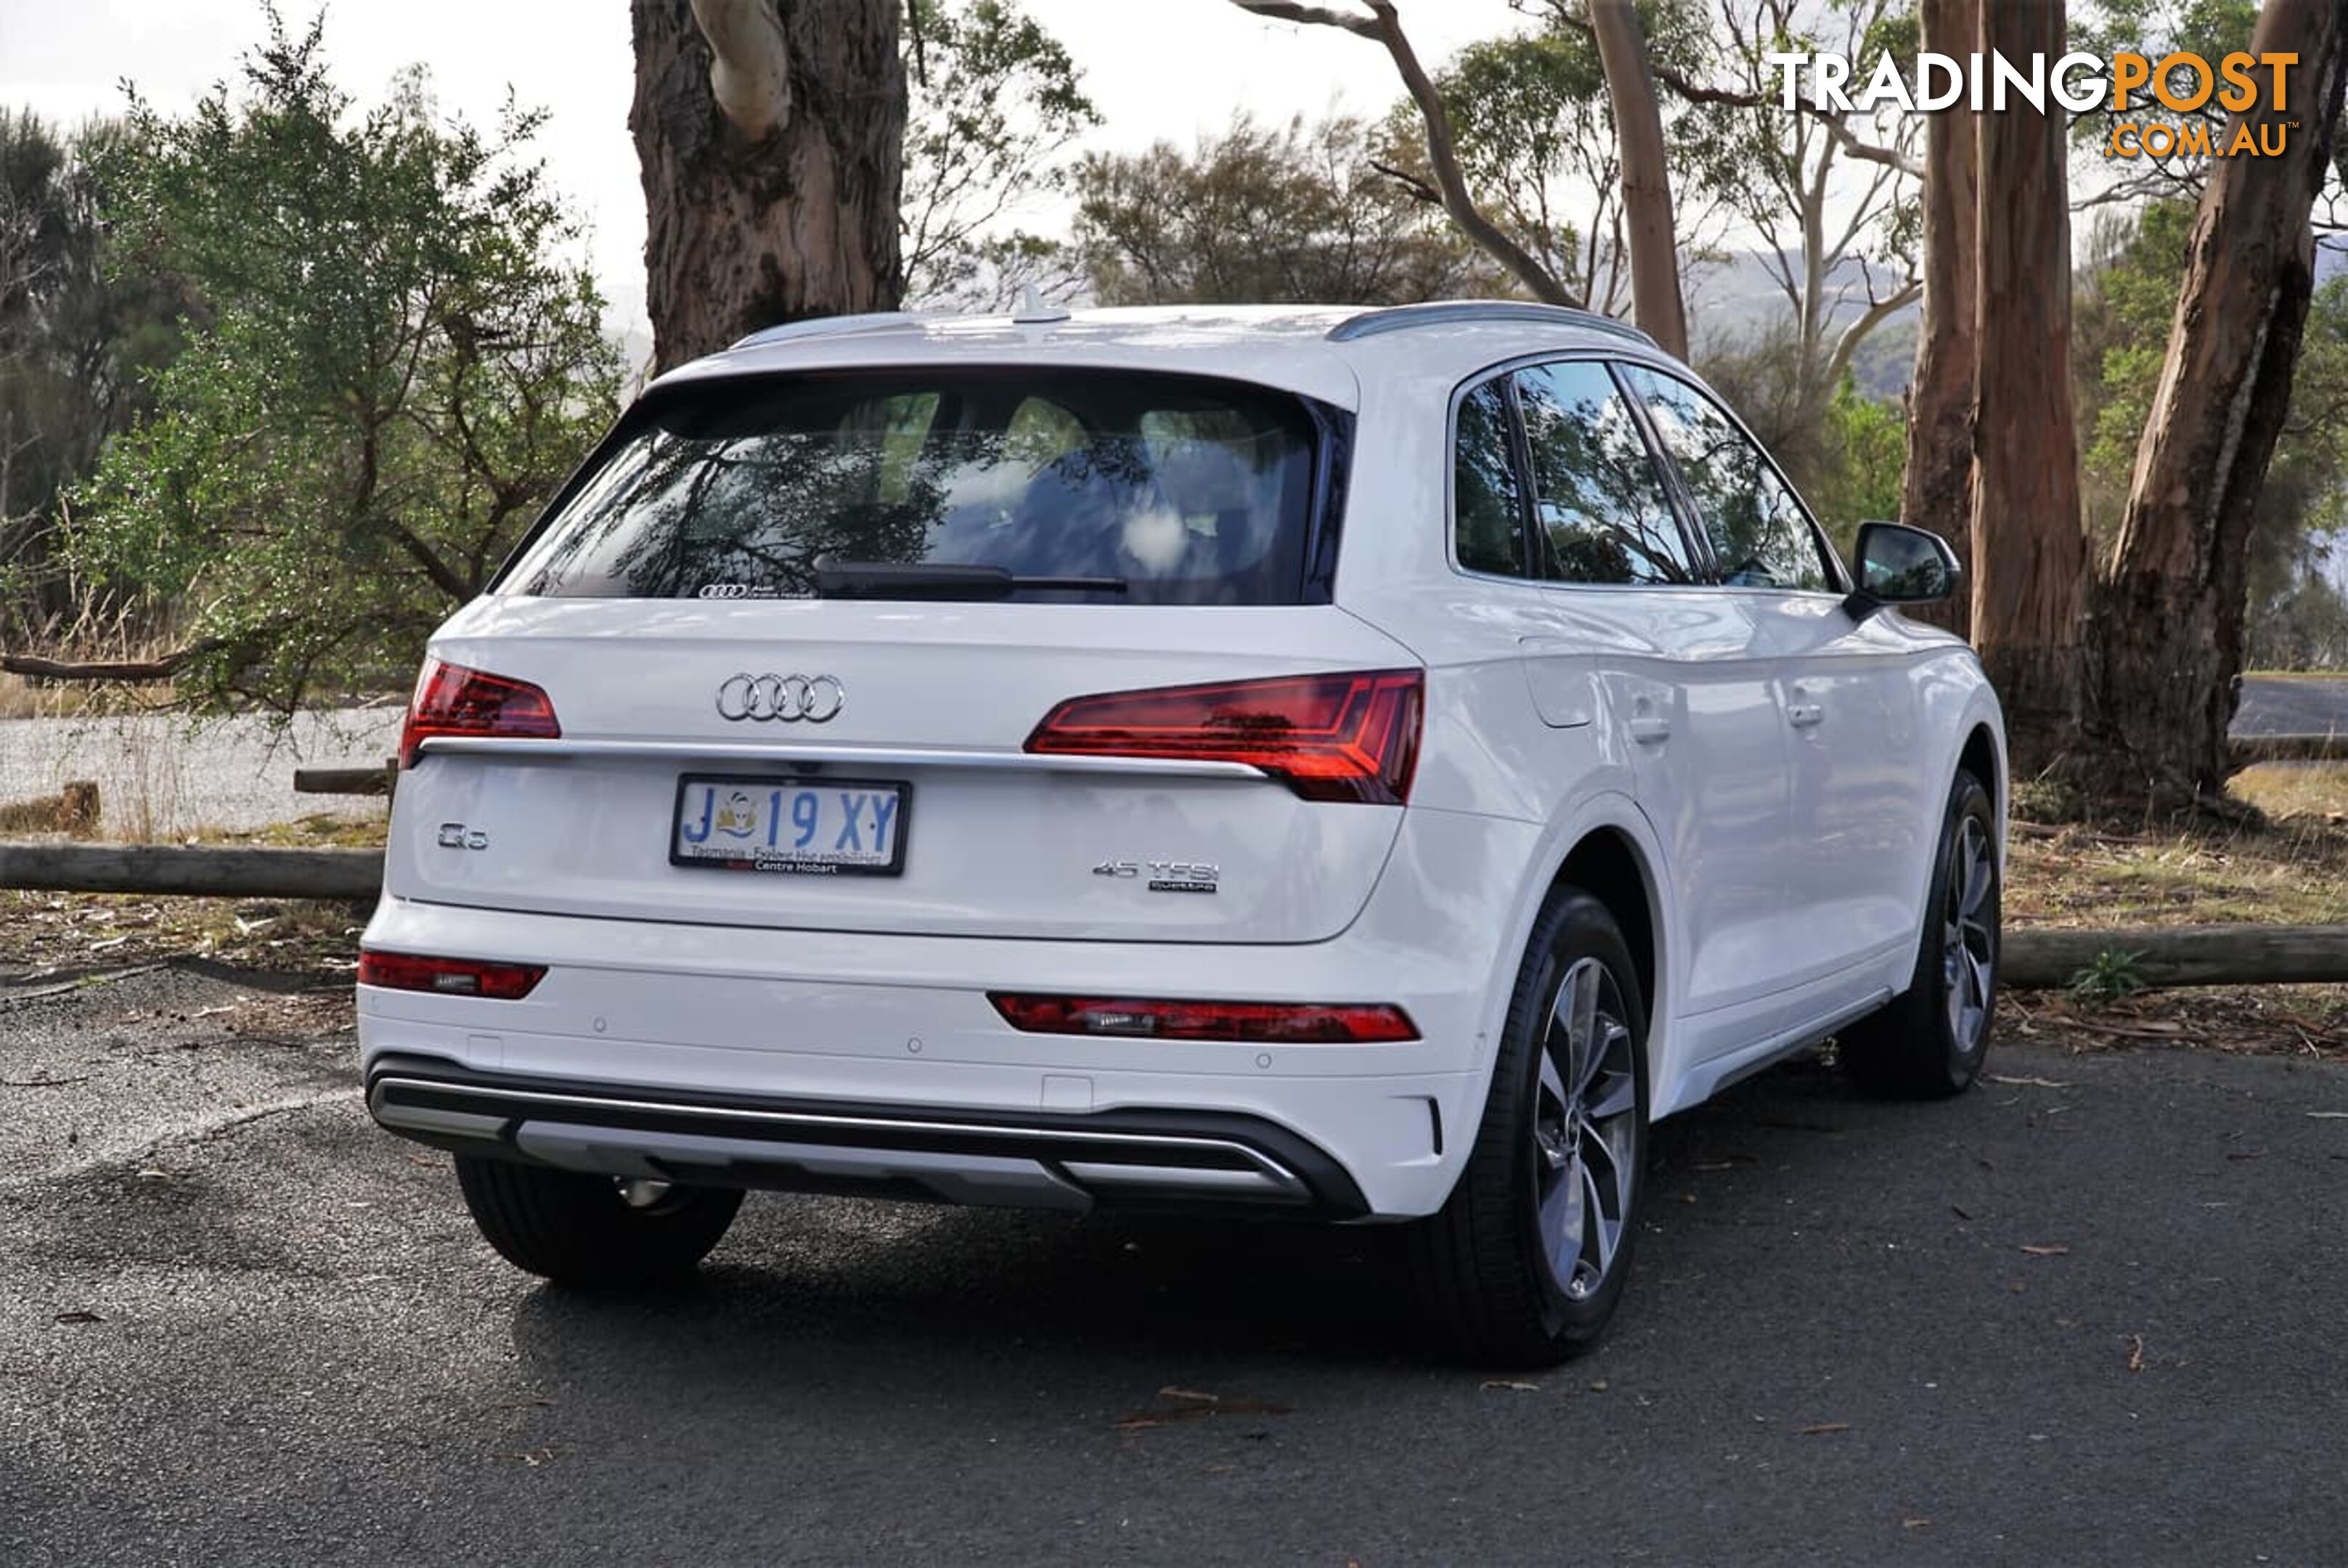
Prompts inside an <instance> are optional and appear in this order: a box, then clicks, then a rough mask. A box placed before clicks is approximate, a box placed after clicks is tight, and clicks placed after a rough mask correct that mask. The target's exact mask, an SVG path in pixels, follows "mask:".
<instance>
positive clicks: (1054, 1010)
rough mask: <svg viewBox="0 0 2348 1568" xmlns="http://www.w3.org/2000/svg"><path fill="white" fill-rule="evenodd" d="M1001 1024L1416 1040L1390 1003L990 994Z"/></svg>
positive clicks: (1178, 1036) (1204, 1035)
mask: <svg viewBox="0 0 2348 1568" xmlns="http://www.w3.org/2000/svg"><path fill="white" fill-rule="evenodd" d="M986 999H987V1000H989V1001H991V1002H993V1003H994V1010H995V1011H997V1012H999V1013H1001V1014H1002V1015H1003V1020H1004V1022H1005V1023H1007V1024H1009V1025H1010V1026H1011V1027H1012V1028H1014V1029H1015V1030H1024V1031H1025V1032H1026V1033H1029V1034H1096V1035H1121V1036H1126V1037H1128V1038H1133V1039H1140V1040H1244V1041H1246V1042H1248V1043H1250V1044H1258V1043H1262V1044H1269V1045H1375V1044H1381V1043H1386V1042H1391V1041H1394V1040H1416V1039H1417V1038H1418V1027H1417V1026H1416V1024H1414V1023H1412V1022H1411V1021H1410V1015H1409V1014H1408V1013H1406V1012H1404V1011H1403V1010H1402V1009H1400V1008H1398V1007H1394V1006H1391V1005H1389V1004H1386V1003H1384V1002H1375V1003H1346V1002H1198V1001H1136V1000H1133V999H1130V998H1126V997H1044V996H1024V995H1018V994H1014V993H1006V992H1003V991H989V992H988V993H987V997H986Z"/></svg>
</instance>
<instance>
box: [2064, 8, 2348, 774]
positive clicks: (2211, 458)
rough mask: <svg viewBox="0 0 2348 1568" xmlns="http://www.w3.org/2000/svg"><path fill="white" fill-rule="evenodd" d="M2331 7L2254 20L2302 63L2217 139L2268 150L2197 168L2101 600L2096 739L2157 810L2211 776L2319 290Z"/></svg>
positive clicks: (2333, 27) (2332, 105) (2335, 80)
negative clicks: (2282, 90)
mask: <svg viewBox="0 0 2348 1568" xmlns="http://www.w3.org/2000/svg"><path fill="white" fill-rule="evenodd" d="M2343 9H2348V6H2343V3H2342V0H2267V5H2266V6H2265V8H2264V9H2263V10H2261V11H2260V14H2259V19H2258V26H2257V30H2256V32H2255V33H2254V34H2253V36H2252V40H2251V44H2250V49H2251V52H2252V53H2253V54H2256V55H2260V56H2272V55H2274V54H2276V53H2282V54H2286V55H2290V54H2296V55H2297V56H2298V62H2299V63H2298V64H2297V65H2296V66H2294V67H2290V68H2289V73H2288V77H2287V81H2286V86H2287V89H2288V95H2289V96H2288V98H2287V100H2286V103H2285V105H2284V107H2282V108H2280V109H2278V108H2276V107H2275V95H2274V93H2273V91H2272V90H2271V89H2272V75H2271V72H2269V71H2267V70H2265V69H2264V68H2263V67H2262V68H2261V69H2260V73H2259V76H2260V87H2261V91H2260V95H2259V98H2258V101H2257V102H2256V103H2255V104H2254V105H2253V106H2252V107H2251V108H2250V109H2248V110H2246V111H2245V112H2243V113H2242V114H2240V115H2237V116H2235V117H2234V118H2232V119H2231V120H2230V122H2229V123H2228V126H2227V128H2226V133H2225V138H2226V142H2227V143H2229V144H2230V143H2232V142H2233V141H2234V139H2235V137H2236V134H2237V128H2246V129H2247V130H2248V131H2249V133H2250V135H2251V136H2252V137H2254V138H2255V137H2257V136H2259V135H2260V134H2261V132H2263V133H2264V134H2266V135H2269V136H2276V135H2277V133H2278V132H2280V139H2281V149H2282V150H2281V155H2280V156H2277V157H2265V156H2257V157H2253V156H2249V155H2247V154H2241V153H2237V154H2235V155H2233V156H2230V157H2221V158H2219V159H2216V160H2215V165H2214V167H2213V169H2211V171H2210V176H2209V184H2208V185H2207V187H2206V188H2205V189H2204V190H2203V193H2202V198H2201V206H2200V210H2199V215H2198V216H2197V217H2196V218H2195V220H2194V225H2193V235H2192V239H2191V241H2189V243H2188V248H2187V252H2186V254H2187V262H2186V274H2185V283H2184V288H2183V290H2182V292H2180V293H2179V295H2178V302H2177V315H2176V319H2175V323H2174V324H2173V325H2172V326H2171V328H2170V331H2169V338H2168V360H2167V362H2166V364H2164V365H2163V367H2162V370H2161V376H2160V382H2159V385H2158V387H2157V390H2156V391H2155V393H2154V395H2153V405H2152V414H2151V416H2150V417H2149V418H2148V419H2147V421H2146V422H2145V429H2144V436H2143V440H2142V442H2141V444H2140V445H2139V446H2137V459H2136V471H2135V473H2134V475H2133V477H2131V479H2130V482H2129V487H2128V502H2127V511H2126V512H2125V513H2124V514H2123V515H2122V518H2121V522H2120V532H2119V538H2118V541H2117V543H2116V547H2115V548H2114V551H2113V556H2112V562H2111V566H2110V569H2109V570H2108V572H2107V573H2106V575H2105V578H2104V580H2103V582H2102V585H2101V589H2100V591H2099V593H2098V596H2097V598H2098V603H2097V607H2096V609H2097V614H2096V629H2095V637H2094V641H2093V647H2094V650H2095V652H2094V659H2095V663H2096V668H2095V670H2094V671H2092V674H2093V676H2094V679H2095V681H2096V696H2097V698H2098V699H2099V702H2098V708H2097V718H2098V721H2099V723H2098V731H2099V733H2098V736H2097V738H2098V740H2099V741H2100V742H2102V743H2105V744H2106V745H2107V746H2109V747H2110V748H2111V749H2112V751H2113V753H2114V754H2115V755H2116V756H2117V757H2119V758H2121V759H2123V760H2124V763H2123V765H2125V766H2126V767H2127V769H2128V781H2127V782H2128V786H2129V787H2130V788H2131V789H2136V788H2141V789H2142V791H2143V793H2144V794H2146V796H2147V798H2148V799H2149V800H2150V801H2151V802H2152V803H2153V804H2156V805H2163V806H2168V807H2172V808H2173V807H2181V806H2190V805H2194V804H2198V803H2199V802H2201V801H2203V800H2205V799H2208V798H2210V797H2212V796H2215V795H2217V794H2219V793H2220V792H2221V791H2222V788H2223V785H2224V780H2225V776H2226V772H2227V764H2228V762H2229V760H2230V759H2229V752H2228V747H2227V740H2226V730H2227V726H2228V725H2229V724H2230V723H2232V720H2233V713H2234V702H2235V693H2234V684H2233V678H2234V676H2235V674H2236V673H2237V672H2239V671H2240V669H2241V663H2242V617H2243V613H2244V606H2245V600H2246V585H2245V580H2244V572H2245V570H2246V569H2247V563H2248V560H2249V555H2250V550H2249V545H2250V527H2251V522H2252V518H2253V515H2254V511H2255V508H2256V505H2257V501H2258V496H2259V489H2260V486H2261V485H2262V484H2263V483H2264V481H2265V477H2266V470H2267V462H2268V460H2269V458H2271V456H2273V454H2274V446H2275V440H2276V437H2277V436H2279V435H2280V434H2281V430H2282V425H2283V420H2284V416H2285V415H2287V413H2288V412H2289V410H2290V405H2291V376H2292V373H2293V371H2294V370H2295V369H2296V367H2297V365H2298V363H2299V350H2300V334H2301V330H2302V327H2303V326H2304V324H2305V323H2306V320H2307V307H2308V300H2309V296H2310V295H2311V293H2312V291H2313V288H2314V284H2315V273H2314V239H2313V235H2312V231H2311V230H2310V228H2309V212H2310V210H2311V208H2312V204H2313V202H2314V200H2315V198H2316V196H2317V194H2318V193H2319V192H2320V190H2322V184H2323V178H2324V175H2325V173H2326V172H2327V171H2328V170H2329V169H2330V167H2331V155H2332V149H2333V138H2334V134H2335V132H2336V129H2337V127H2338V122H2339V118H2340V105H2341V89H2342V82H2343V68H2342V67H2343Z"/></svg>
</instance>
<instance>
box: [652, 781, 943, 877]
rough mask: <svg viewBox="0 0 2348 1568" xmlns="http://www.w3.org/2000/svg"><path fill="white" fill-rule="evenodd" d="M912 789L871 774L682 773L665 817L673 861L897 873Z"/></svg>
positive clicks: (821, 872)
mask: <svg viewBox="0 0 2348 1568" xmlns="http://www.w3.org/2000/svg"><path fill="white" fill-rule="evenodd" d="M911 794H912V791H911V787H910V786H908V785H906V784H887V783H876V782H874V781H872V780H870V779H834V778H824V779H814V778H780V779H778V778H743V777H721V776H713V775H707V774H687V775H685V777H684V778H682V779H679V780H678V781H677V785H676V817H675V821H674V822H672V823H671V824H670V825H669V837H668V858H669V864H670V865H672V866H711V867H715V868H716V869H717V870H721V871H779V872H784V873H788V874H794V875H798V876H897V875H899V874H900V873H901V872H902V871H903V870H904V869H905V806H906V802H907V800H908V799H909V798H910V797H911Z"/></svg>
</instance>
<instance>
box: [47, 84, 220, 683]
mask: <svg viewBox="0 0 2348 1568" xmlns="http://www.w3.org/2000/svg"><path fill="white" fill-rule="evenodd" d="M116 136H117V128H115V127H113V126H111V125H108V124H106V123H104V122H98V123H93V124H91V125H88V126H86V127H84V128H82V129H81V130H80V131H78V132H77V133H76V134H75V135H73V136H72V137H70V138H61V137H59V136H58V135H57V133H55V132H54V131H52V130H51V129H50V128H48V127H47V126H46V125H44V124H42V123H41V122H40V121H39V120H38V119H36V118H34V117H32V116H31V115H29V114H22V113H10V112H7V111H5V110H0V638H6V639H11V640H13V639H14V638H16V637H19V636H24V635H29V634H32V633H34V632H36V631H37V630H39V629H40V628H41V626H42V624H43V623H44V622H45V621H46V620H50V619H51V618H53V617H55V616H56V615H57V614H59V613H61V612H62V611H63V610H65V609H66V607H67V600H68V593H67V587H68V585H67V582H66V579H65V573H64V572H63V570H62V569H61V568H60V566H59V563H58V561H57V547H58V544H59V538H58V530H57V516H58V503H59V499H60V497H62V495H63V494H64V492H65V491H66V489H67V487H69V486H71V485H72V484H73V483H74V482H76V481H77V480H79V479H81V478H83V477H86V476H87V475H88V473H89V471H90V469H91V468H92V467H93V466H95V465H96V464H97V462H98V452H99V450H100V449H101V447H102V446H104V444H105V442H106V439H107V437H108V436H110V435H112V434H113V433H114V432H115V431H117V430H118V429H120V428H121V427H122V426H123V425H127V424H128V423H129V421H130V419H131V418H132V417H133V416H134V415H136V414H137V413H138V412H139V409H140V408H141V406H142V391H143V389H142V388H141V386H140V384H139V378H138V373H139V370H140V369H141V367H144V366H151V365H158V364H162V363H164V362H165V361H168V360H169V359H170V356H171V355H172V354H174V353H176V352H177V350H178V345H179V336H180V334H179V332H178V330H177V327H176V325H175V322H174V318H175V317H176V316H177V315H178V313H180V311H182V310H184V309H186V308H187V307H188V303H189V302H187V301H186V300H185V299H183V298H182V297H181V292H180V287H179V285H178V282H177V281H176V280H173V279H170V278H168V277H154V276H149V277H142V278H136V279H128V280H124V279H113V280H109V279H108V277H107V276H106V275H105V273H104V271H103V269H102V267H101V265H100V254H101V250H102V243H103V236H102V231H101V227H100V223H99V219H98V213H99V205H100V192H99V187H98V172H97V169H96V168H95V167H94V165H95V163H96V162H97V161H98V159H99V157H100V156H101V155H102V154H103V152H104V150H105V149H106V148H107V147H108V146H109V145H110V144H111V142H112V141H113V140H114V139H115V138H116Z"/></svg>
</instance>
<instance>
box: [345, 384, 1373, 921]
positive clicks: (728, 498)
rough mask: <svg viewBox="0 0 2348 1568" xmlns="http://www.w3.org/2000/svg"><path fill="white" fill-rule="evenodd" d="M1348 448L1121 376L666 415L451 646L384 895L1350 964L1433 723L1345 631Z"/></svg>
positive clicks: (1207, 393)
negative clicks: (1179, 944)
mask: <svg viewBox="0 0 2348 1568" xmlns="http://www.w3.org/2000/svg"><path fill="white" fill-rule="evenodd" d="M1343 460H1344V420H1343V416H1342V415H1337V414H1335V413H1334V411H1331V410H1328V409H1325V408H1322V407H1319V406H1318V405H1311V404H1308V403H1307V402H1306V401H1305V400H1303V399H1301V398H1296V397H1293V396H1291V395H1286V394H1275V393H1272V392H1268V391H1266V390H1264V389H1261V388H1250V387H1242V386H1239V385H1237V384H1226V383H1216V382H1205V381H1201V380H1200V379H1199V378H1196V377H1171V376H1162V375H1142V374H1134V373H1128V372H1118V373H1108V372H1086V373H1071V372H1066V371H1055V372H1051V373H1048V374H1040V373H1030V374H1021V373H1016V372H1009V371H1004V372H991V373H984V374H972V373H968V372H961V373H954V374H946V373H937V372H922V371H919V370H905V371H866V372H860V373H858V374H856V375H852V376H839V377H830V378H812V379H811V378H806V377H801V378H796V379H795V380H793V381H791V382H788V383H763V382H755V381H747V380H734V381H725V382H717V383H714V384H713V383H708V382H704V383H698V384H692V385H689V386H688V387H686V388H684V389H680V393H679V395H674V396H669V397H666V398H664V397H663V395H662V394H660V393H659V392H655V393H654V395H653V396H652V397H651V398H649V399H647V401H646V404H645V405H640V406H639V408H638V410H636V411H635V412H634V413H633V414H632V415H631V416H630V419H629V420H628V421H627V422H625V423H623V426H622V428H621V429H620V430H619V431H618V432H615V434H614V436H613V440H612V441H611V442H610V443H608V444H607V445H606V446H605V447H604V449H603V450H602V452H600V453H599V454H598V455H597V456H596V458H595V459H594V460H593V461H592V462H591V463H590V464H589V466H588V467H587V469H586V470H584V471H583V472H582V477H581V479H580V480H578V481H575V482H574V484H573V485H572V487H571V489H570V490H569V491H568V492H566V494H565V496H564V497H562V498H561V499H560V500H559V501H558V503H557V505H556V506H555V507H553V508H551V510H550V515H549V518H548V520H547V521H546V522H545V523H543V524H541V528H540V529H539V530H538V532H537V533H536V534H535V535H534V536H533V538H532V539H531V540H530V541H529V542H528V543H527V544H526V546H525V548H524V549H523V551H522V552H521V553H520V555H519V557H518V558H517V560H516V561H515V563H514V564H513V565H512V566H511V567H510V569H508V571H507V572H506V573H505V574H504V576H503V578H502V579H500V582H499V588H498V590H497V591H496V592H494V593H493V594H492V595H491V596H490V597H489V598H486V599H484V600H479V601H478V602H476V603H475V604H474V605H473V606H471V607H470V608H469V609H468V610H466V611H464V612H463V613H461V614H460V615H459V616H458V618H457V619H456V620H453V621H452V622H451V623H450V624H449V625H448V627H446V628H444V629H443V630H442V632H441V633H440V635H439V636H438V637H437V638H436V639H435V641H434V644H433V654H434V659H435V661H436V663H435V664H434V665H432V666H427V671H426V678H425V680H424V681H423V682H421V683H419V689H418V710H419V711H418V712H417V714H416V715H413V716H412V718H411V743H412V746H413V755H412V759H411V762H410V765H409V768H408V771H407V773H406V774H404V775H403V777H402V780H401V784H400V788H399V793H398V796H397V801H396V814H395V815H396V823H395V831H394V833H393V835H392V849H391V852H390V856H389V858H388V861H387V864H386V891H387V892H388V893H390V894H392V895H393V896H396V897H406V898H413V899H422V900H428V901H438V902H445V903H453V904H462V905H468V906H473V907H493V908H505V909H516V910H536V911H545V912H551V913H561V914H568V915H582V916H594V917H615V918H625V919H632V920H643V921H654V922H664V923H670V924H674V925H676V926H678V927H689V926H691V925H694V924H716V925H735V926H754V927H768V928H773V929H776V930H778V931H788V930H792V929H824V930H832V931H871V932H875V933H897V934H927V935H951V936H994V937H1025V938H1035V937H1043V938H1078V939H1103V940H1133V939H1165V940H1194V941H1213V942H1304V941H1313V940H1318V939H1322V938H1327V937H1329V936H1332V935H1334V933H1336V932H1338V931H1340V930H1342V929H1343V928H1344V927H1345V926H1346V925H1347V924H1348V923H1349V922H1350V921H1351V920H1352V919H1353V918H1354V916H1355V914H1356V913H1358V912H1359V910H1360V909H1361V907H1362V906H1363V905H1364V903H1365V901H1366V899H1367V898H1368V896H1369V893H1370V890H1371V888H1372V887H1373V886H1375V882H1376V879H1377V876H1378V874H1379V871H1380V870H1381V868H1382V867H1383V866H1384V863H1385V857H1386V855H1387V852H1388V850H1389V848H1390V847H1391V845H1392V844H1393V841H1394V837H1395V830H1396V827H1397V825H1398V822H1399V818H1400V809H1401V805H1400V803H1401V800H1402V799H1403V797H1404V796H1405V795H1406V792H1407V788H1408V778H1409V772H1410V768H1411V765H1412V764H1413V761H1414V759H1415V749H1416V738H1417V732H1418V701H1419V684H1418V682H1419V675H1418V671H1417V670H1416V667H1415V661H1413V660H1412V659H1411V657H1410V655H1409V654H1408V653H1407V651H1406V650H1404V649H1403V648H1401V647H1400V646H1399V645H1398V644H1396V643H1395V642H1393V641H1391V640H1389V639H1387V638H1386V637H1385V636H1384V635H1383V634H1382V633H1379V632H1377V631H1375V630H1372V629H1371V628H1369V627H1367V626H1365V624H1363V623H1362V622H1360V621H1359V620H1355V619H1354V618H1353V617H1351V616H1349V615H1346V614H1345V613H1344V612H1343V611H1342V610H1338V609H1336V608H1335V607H1334V605H1332V604H1330V603H1328V602H1327V584H1328V575H1329V573H1330V571H1331V570H1332V569H1334V528H1333V526H1332V525H1333V521H1334V507H1335V504H1336V497H1337V496H1338V495H1339V494H1340V489H1341V483H1342V476H1343ZM1168 689H1175V691H1174V693H1173V694H1172V695H1170V696H1169V695H1166V694H1165V693H1166V692H1167V691H1168ZM1118 693H1124V694H1127V695H1124V696H1114V697H1113V698H1112V700H1110V701H1108V702H1106V703H1102V702H1087V701H1085V699H1089V698H1094V697H1099V696H1103V695H1104V694H1118ZM1136 693H1151V695H1133V694H1136ZM659 939H660V940H662V941H664V942H665V941H674V942H678V943H688V944H689V943H690V942H691V940H692V937H691V933H690V930H689V929H683V928H680V929H678V930H676V931H675V934H673V935H664V936H663V937H662V938H659ZM646 956H647V957H648V958H651V957H654V956H655V955H652V954H647V955H646Z"/></svg>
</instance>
